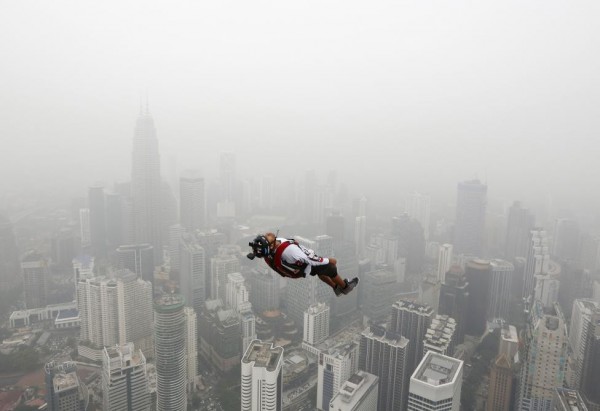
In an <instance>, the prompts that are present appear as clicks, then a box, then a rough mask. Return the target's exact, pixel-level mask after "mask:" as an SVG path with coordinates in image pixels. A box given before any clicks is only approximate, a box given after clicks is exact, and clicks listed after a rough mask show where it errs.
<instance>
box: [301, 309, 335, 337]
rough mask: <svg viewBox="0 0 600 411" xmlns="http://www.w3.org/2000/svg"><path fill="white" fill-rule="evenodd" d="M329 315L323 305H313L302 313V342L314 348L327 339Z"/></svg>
mask: <svg viewBox="0 0 600 411" xmlns="http://www.w3.org/2000/svg"><path fill="white" fill-rule="evenodd" d="M329 313H330V310H329V306H328V305H327V304H325V303H318V304H313V305H311V306H310V307H308V308H307V310H306V311H304V338H303V339H302V340H303V342H305V343H306V344H310V345H313V346H314V345H317V344H320V343H321V342H323V341H325V340H326V339H327V337H329Z"/></svg>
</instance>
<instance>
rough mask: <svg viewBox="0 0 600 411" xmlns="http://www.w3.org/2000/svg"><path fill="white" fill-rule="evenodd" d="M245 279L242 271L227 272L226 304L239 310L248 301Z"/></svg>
mask: <svg viewBox="0 0 600 411" xmlns="http://www.w3.org/2000/svg"><path fill="white" fill-rule="evenodd" d="M245 281H246V280H244V277H243V276H242V274H240V273H231V274H227V284H226V287H225V291H226V293H225V294H226V299H225V305H227V306H228V307H229V308H232V309H234V310H235V311H238V312H239V311H240V308H241V307H242V306H243V304H245V303H248V290H247V289H246V285H245Z"/></svg>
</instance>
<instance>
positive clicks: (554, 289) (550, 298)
mask: <svg viewBox="0 0 600 411" xmlns="http://www.w3.org/2000/svg"><path fill="white" fill-rule="evenodd" d="M547 267H548V269H547V270H546V271H545V272H542V273H538V274H536V275H535V277H534V280H535V287H534V289H533V298H534V299H535V300H539V301H541V302H542V304H544V307H550V306H552V305H553V304H554V303H555V302H556V301H558V302H559V303H563V307H565V308H566V309H567V310H568V309H569V307H570V305H571V303H572V301H573V300H574V299H575V298H576V297H581V296H582V295H581V294H579V295H573V296H569V295H568V294H569V293H568V292H565V293H564V295H562V296H561V295H560V273H561V267H560V265H558V264H556V263H555V262H554V261H548V266H547ZM569 281H571V283H572V284H577V279H576V278H569ZM569 281H567V282H566V283H567V284H565V287H564V288H565V291H567V290H568V287H569V286H570V285H571V283H569ZM576 289H577V287H572V290H573V291H575V290H576ZM561 297H562V298H561ZM569 297H570V298H569ZM565 300H566V302H565Z"/></svg>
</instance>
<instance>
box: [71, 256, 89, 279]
mask: <svg viewBox="0 0 600 411" xmlns="http://www.w3.org/2000/svg"><path fill="white" fill-rule="evenodd" d="M92 277H94V257H90V256H89V255H80V256H78V257H75V258H74V259H73V278H74V280H75V281H74V283H75V285H77V283H78V282H79V280H87V279H88V278H92Z"/></svg>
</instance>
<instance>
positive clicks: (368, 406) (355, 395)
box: [329, 371, 379, 411]
mask: <svg viewBox="0 0 600 411" xmlns="http://www.w3.org/2000/svg"><path fill="white" fill-rule="evenodd" d="M378 391H379V378H378V377H377V376H375V375H373V374H369V373H368V372H365V371H357V372H356V373H355V374H354V375H352V377H350V378H348V380H347V381H346V382H344V384H342V387H341V388H340V390H339V391H338V393H337V394H336V395H335V396H334V397H333V398H332V400H331V403H330V405H329V409H330V410H331V411H376V410H377V399H378V397H377V392H378Z"/></svg>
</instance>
